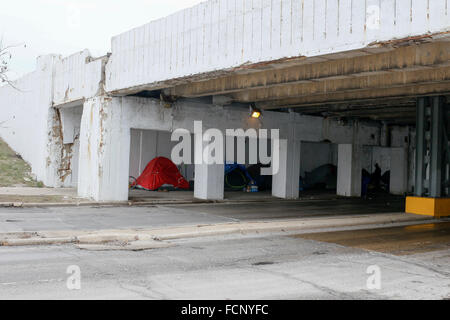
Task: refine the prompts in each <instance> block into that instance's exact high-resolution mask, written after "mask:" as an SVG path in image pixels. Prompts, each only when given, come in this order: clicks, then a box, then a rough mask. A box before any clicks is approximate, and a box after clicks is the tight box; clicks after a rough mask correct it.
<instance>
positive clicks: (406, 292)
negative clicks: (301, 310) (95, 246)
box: [0, 226, 450, 299]
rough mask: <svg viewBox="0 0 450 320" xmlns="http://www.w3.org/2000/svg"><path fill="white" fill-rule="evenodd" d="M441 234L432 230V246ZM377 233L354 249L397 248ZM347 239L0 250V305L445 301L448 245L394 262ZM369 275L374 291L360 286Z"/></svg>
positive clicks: (284, 237) (294, 237) (232, 239)
mask: <svg viewBox="0 0 450 320" xmlns="http://www.w3.org/2000/svg"><path fill="white" fill-rule="evenodd" d="M442 228H443V226H441V227H438V228H436V230H437V231H438V232H439V235H440V236H442V232H443V231H442V230H443V229H442ZM377 230H378V231H376V230H375V231H374V230H373V227H372V230H369V231H367V230H366V231H363V233H364V232H368V234H369V235H370V236H371V237H372V238H371V239H372V240H370V237H369V238H368V237H364V234H360V235H359V236H360V239H366V241H365V243H366V244H367V243H369V244H370V242H371V241H372V242H374V243H375V242H377V241H379V238H378V237H376V236H374V235H376V234H377V233H379V234H380V235H386V234H390V235H392V234H393V233H394V234H397V236H396V237H394V238H391V243H390V245H391V246H393V244H392V241H397V246H395V245H394V247H396V248H397V247H398V246H402V243H404V241H403V240H404V239H403V238H402V234H403V233H402V231H401V228H399V229H397V230H388V231H387V230H386V229H385V228H384V229H377ZM419 230H420V228H419ZM447 230H448V229H447ZM422 231H423V230H422ZM333 232H335V231H333ZM446 232H447V233H446V234H447V235H448V231H446ZM325 234H326V233H325ZM352 234H353V230H346V231H345V232H344V234H333V233H331V236H328V237H326V236H324V233H323V231H321V233H317V234H308V235H306V234H267V235H264V236H261V235H260V236H255V235H253V236H243V235H234V236H220V237H210V238H198V239H189V240H178V241H174V244H175V246H173V247H170V248H164V249H156V250H149V251H139V252H132V251H100V252H93V251H84V250H79V249H77V248H75V247H74V246H54V247H15V248H13V247H0V299H16V298H20V299H444V298H449V297H450V250H449V249H448V245H449V239H448V237H447V238H444V240H443V241H447V242H446V243H447V247H445V246H444V247H442V246H440V247H433V248H431V249H429V250H425V251H424V250H419V251H418V252H414V250H413V251H411V250H409V252H408V255H398V254H396V252H394V251H393V252H390V251H384V252H381V251H376V250H369V249H364V248H357V247H355V246H352V244H351V243H347V244H346V245H343V242H340V244H338V243H336V242H338V241H344V242H345V239H351V238H352ZM407 236H408V239H409V238H410V237H411V233H407ZM433 236H434V235H433V233H430V234H429V237H431V238H432V237H433ZM308 237H309V238H308ZM395 239H396V240H395ZM327 241H328V242H327ZM408 245H410V241H408ZM71 265H76V266H78V267H79V268H80V272H81V273H80V275H81V277H80V284H81V288H80V290H69V289H68V287H67V280H68V277H69V276H70V275H69V274H67V273H66V271H67V268H68V267H69V266H71ZM374 268H375V269H374ZM374 270H375V271H374ZM367 271H370V272H375V273H373V274H368V273H367ZM374 275H376V276H377V277H376V279H375V282H374V278H369V277H371V276H374ZM378 276H379V277H378ZM368 280H371V281H369V284H370V286H369V287H368V286H367V283H368ZM378 280H379V281H378ZM70 283H73V282H70ZM374 284H379V285H380V287H379V288H378V287H377V286H375V287H373V285H374Z"/></svg>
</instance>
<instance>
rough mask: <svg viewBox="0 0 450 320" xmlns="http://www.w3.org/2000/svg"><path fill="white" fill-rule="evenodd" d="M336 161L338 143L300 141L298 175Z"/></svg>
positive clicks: (303, 174) (335, 163)
mask: <svg viewBox="0 0 450 320" xmlns="http://www.w3.org/2000/svg"><path fill="white" fill-rule="evenodd" d="M337 162H338V145H337V144H333V143H318V142H302V144H301V151H300V175H301V176H302V177H304V176H305V172H311V171H313V170H314V169H316V168H318V167H320V166H322V165H325V164H334V165H335V166H337Z"/></svg>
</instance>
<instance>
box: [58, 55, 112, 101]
mask: <svg viewBox="0 0 450 320" xmlns="http://www.w3.org/2000/svg"><path fill="white" fill-rule="evenodd" d="M104 62H106V58H99V59H93V58H92V57H91V54H90V52H89V51H88V50H84V51H81V52H77V53H74V54H73V55H71V56H68V57H65V58H62V57H59V58H58V59H57V60H56V61H55V73H54V88H53V89H54V94H53V104H54V105H60V104H65V103H70V102H74V101H80V100H84V99H87V98H91V97H94V96H96V95H97V94H101V93H102V92H101V90H102V89H103V83H102V81H103V72H102V70H103V63H104Z"/></svg>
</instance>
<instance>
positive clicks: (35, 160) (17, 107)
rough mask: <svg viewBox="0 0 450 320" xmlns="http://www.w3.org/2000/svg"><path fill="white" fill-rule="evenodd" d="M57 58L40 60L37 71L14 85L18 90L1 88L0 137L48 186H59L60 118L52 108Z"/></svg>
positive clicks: (42, 58)
mask: <svg viewBox="0 0 450 320" xmlns="http://www.w3.org/2000/svg"><path fill="white" fill-rule="evenodd" d="M56 59H57V57H55V56H44V57H40V58H38V60H37V66H36V71H34V72H32V73H30V74H28V75H26V76H24V77H23V78H21V79H19V80H18V81H16V82H14V86H15V87H16V88H17V89H15V88H12V87H11V86H3V87H0V110H1V113H0V137H1V138H2V139H3V140H4V141H6V143H8V144H9V145H10V146H11V148H12V149H14V151H16V152H17V153H19V154H20V155H21V156H22V158H23V159H24V160H25V161H27V162H28V163H29V164H30V165H31V168H32V172H33V173H34V174H35V175H36V177H37V179H38V180H40V181H43V182H44V183H45V184H46V185H49V186H55V185H58V182H57V180H58V179H57V177H56V173H57V164H56V163H55V159H54V155H55V154H54V151H55V149H54V143H55V142H56V141H57V140H58V139H59V129H58V128H57V127H56V128H55V126H54V124H55V122H57V118H58V115H57V113H56V112H55V110H53V109H51V105H52V84H53V65H54V61H55V60H56Z"/></svg>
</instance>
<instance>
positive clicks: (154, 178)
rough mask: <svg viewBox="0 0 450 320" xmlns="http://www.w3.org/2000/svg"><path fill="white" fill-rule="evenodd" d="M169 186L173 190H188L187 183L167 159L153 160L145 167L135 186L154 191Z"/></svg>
mask: <svg viewBox="0 0 450 320" xmlns="http://www.w3.org/2000/svg"><path fill="white" fill-rule="evenodd" d="M165 184H169V185H172V186H174V187H175V188H180V189H189V182H187V181H186V179H185V178H184V177H183V176H182V175H181V173H180V171H179V170H178V168H177V166H176V165H175V164H174V163H173V162H172V161H170V160H169V159H167V158H164V157H159V158H155V159H153V160H152V161H150V163H149V164H148V165H147V167H145V170H144V172H142V174H141V176H140V177H139V178H138V179H137V181H136V185H137V186H138V187H142V188H144V189H147V190H156V189H158V188H160V187H161V186H163V185H165Z"/></svg>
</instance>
